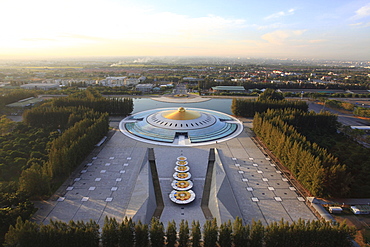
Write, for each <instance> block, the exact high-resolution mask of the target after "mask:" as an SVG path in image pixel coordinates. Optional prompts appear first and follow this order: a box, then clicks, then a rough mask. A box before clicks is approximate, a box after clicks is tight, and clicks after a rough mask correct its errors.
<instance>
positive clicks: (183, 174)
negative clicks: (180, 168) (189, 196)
mask: <svg viewBox="0 0 370 247" xmlns="http://www.w3.org/2000/svg"><path fill="white" fill-rule="evenodd" d="M173 178H174V179H177V180H188V179H190V178H191V174H190V172H175V173H174V174H173Z"/></svg>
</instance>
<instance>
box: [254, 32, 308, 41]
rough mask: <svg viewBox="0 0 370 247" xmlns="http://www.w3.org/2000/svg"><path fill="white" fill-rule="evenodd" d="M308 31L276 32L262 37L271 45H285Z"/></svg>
mask: <svg viewBox="0 0 370 247" xmlns="http://www.w3.org/2000/svg"><path fill="white" fill-rule="evenodd" d="M305 31H306V30H305V29H302V30H276V31H274V32H271V33H266V34H264V35H262V36H261V38H262V39H264V40H266V41H268V42H269V43H271V44H275V45H283V44H284V43H286V42H287V41H289V40H290V39H291V38H294V37H297V36H300V35H302V34H303V33H304V32H305Z"/></svg>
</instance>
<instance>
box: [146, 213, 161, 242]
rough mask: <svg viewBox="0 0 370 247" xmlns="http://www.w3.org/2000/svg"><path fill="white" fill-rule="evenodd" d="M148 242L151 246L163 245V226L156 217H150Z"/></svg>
mask: <svg viewBox="0 0 370 247" xmlns="http://www.w3.org/2000/svg"><path fill="white" fill-rule="evenodd" d="M149 234H150V242H151V246H152V247H163V245H164V227H163V224H162V222H159V220H158V219H157V218H154V217H153V218H152V220H151V223H150V229H149Z"/></svg>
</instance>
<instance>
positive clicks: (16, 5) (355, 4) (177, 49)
mask: <svg viewBox="0 0 370 247" xmlns="http://www.w3.org/2000/svg"><path fill="white" fill-rule="evenodd" d="M0 10H1V13H0V23H1V24H0V28H1V36H0V58H5V59H6V58H17V59H18V58H28V57H40V58H41V57H96V56H224V57H243V58H244V57H251V58H292V59H332V60H370V0H366V1H365V0H309V1H307V0H279V1H276V0H259V1H258V0H253V1H251V0H212V1H210V0H196V1H195V0H187V1H178V0H131V1H128V0H53V1H51V0H0Z"/></svg>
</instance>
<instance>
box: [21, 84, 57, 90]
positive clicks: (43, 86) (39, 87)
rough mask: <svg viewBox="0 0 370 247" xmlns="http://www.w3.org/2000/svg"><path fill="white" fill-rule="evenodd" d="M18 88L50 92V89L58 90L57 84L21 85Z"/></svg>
mask: <svg viewBox="0 0 370 247" xmlns="http://www.w3.org/2000/svg"><path fill="white" fill-rule="evenodd" d="M20 88H23V89H37V90H50V89H58V88H59V84H49V83H29V84H24V85H21V86H20Z"/></svg>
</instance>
